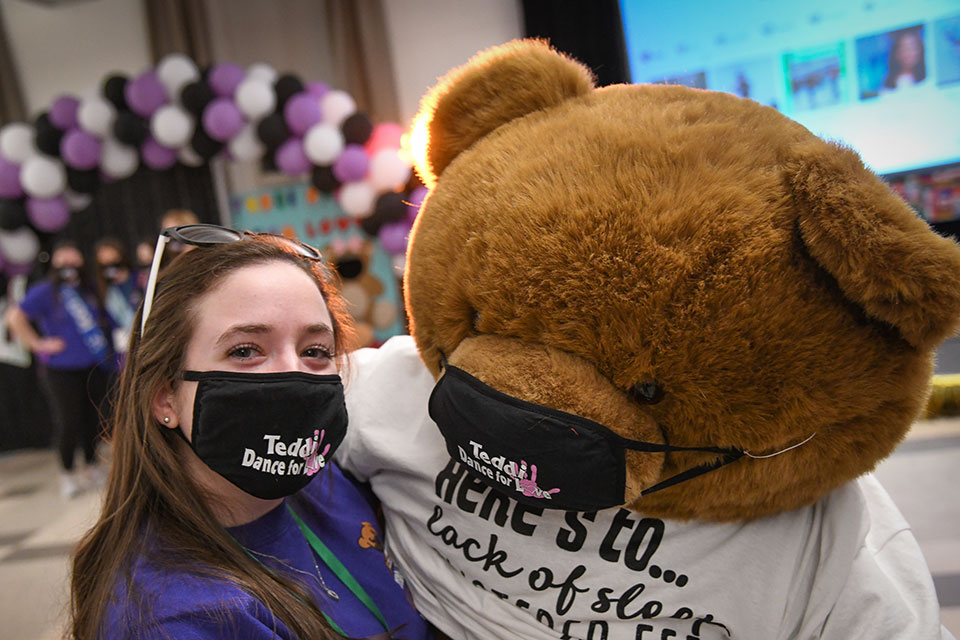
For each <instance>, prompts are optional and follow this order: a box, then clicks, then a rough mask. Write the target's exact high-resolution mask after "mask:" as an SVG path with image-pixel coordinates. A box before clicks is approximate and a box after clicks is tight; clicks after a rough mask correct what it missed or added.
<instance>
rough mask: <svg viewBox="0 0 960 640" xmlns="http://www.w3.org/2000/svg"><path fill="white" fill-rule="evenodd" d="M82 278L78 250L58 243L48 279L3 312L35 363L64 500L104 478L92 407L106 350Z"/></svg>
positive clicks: (105, 367) (101, 323) (102, 326)
mask: <svg viewBox="0 0 960 640" xmlns="http://www.w3.org/2000/svg"><path fill="white" fill-rule="evenodd" d="M83 273H84V260H83V254H82V253H81V252H80V250H79V249H78V248H77V246H76V245H75V244H73V243H72V242H71V241H69V240H61V241H59V242H58V243H57V245H56V246H55V248H54V250H53V254H52V256H51V258H50V275H49V277H48V278H47V279H46V280H43V281H41V282H38V283H36V284H34V285H33V286H31V287H30V288H29V289H28V290H27V293H26V296H24V298H23V300H21V301H20V303H19V304H18V305H14V306H12V307H11V308H10V309H9V311H8V312H7V324H8V325H9V327H10V330H11V333H12V334H13V335H14V336H15V337H16V338H18V339H19V340H20V341H21V342H22V343H23V344H24V346H26V347H27V348H28V349H30V350H31V351H32V352H33V353H34V355H35V356H36V357H37V359H38V360H39V361H40V364H41V367H40V369H39V373H40V380H41V383H42V386H43V388H44V390H45V392H46V395H47V397H48V399H49V403H50V411H51V414H52V417H53V422H54V427H55V440H56V445H57V448H58V449H59V452H60V464H61V466H62V474H61V478H60V492H61V494H62V495H63V496H64V497H65V498H72V497H74V496H75V495H77V494H78V493H79V492H80V491H81V489H82V486H83V485H84V484H87V485H96V484H99V483H100V482H101V480H102V477H103V471H101V469H100V465H99V463H98V461H97V458H96V451H95V448H96V442H97V438H98V436H99V434H100V433H101V431H102V428H101V420H100V411H99V407H100V405H101V403H102V402H103V398H104V396H105V395H106V390H107V384H108V383H107V381H108V377H109V368H110V365H109V363H110V361H111V355H112V350H111V348H110V344H109V342H108V339H107V336H108V335H109V333H110V332H109V329H108V324H109V323H108V321H107V319H106V318H105V317H104V315H103V313H102V312H101V310H100V306H99V304H98V302H97V297H96V295H95V294H94V292H93V289H92V288H91V287H90V286H88V285H87V283H86V281H85V279H84V277H83ZM31 323H35V324H36V325H37V327H38V328H39V331H37V330H35V329H34V326H33V324H31ZM78 446H79V447H80V448H81V449H83V455H84V458H85V460H86V467H85V468H84V476H83V478H81V477H78V474H77V473H75V472H74V454H75V452H76V449H77V447H78Z"/></svg>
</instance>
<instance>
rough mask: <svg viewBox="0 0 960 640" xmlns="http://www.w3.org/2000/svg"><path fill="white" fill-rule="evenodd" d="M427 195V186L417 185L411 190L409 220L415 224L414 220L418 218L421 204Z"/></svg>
mask: <svg viewBox="0 0 960 640" xmlns="http://www.w3.org/2000/svg"><path fill="white" fill-rule="evenodd" d="M426 197H427V188H426V187H417V188H416V189H414V190H413V191H411V192H410V197H409V198H407V203H408V205H409V206H408V207H407V222H409V223H410V224H413V221H414V220H416V219H417V214H418V213H420V206H421V205H422V204H423V201H424V200H425V199H426Z"/></svg>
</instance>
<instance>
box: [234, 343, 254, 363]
mask: <svg viewBox="0 0 960 640" xmlns="http://www.w3.org/2000/svg"><path fill="white" fill-rule="evenodd" d="M256 354H257V348H256V347H255V346H253V345H249V344H242V345H239V346H236V347H234V348H233V349H231V350H230V353H229V354H228V355H229V356H230V357H232V358H239V359H241V360H246V359H248V358H252V357H253V356H254V355H256Z"/></svg>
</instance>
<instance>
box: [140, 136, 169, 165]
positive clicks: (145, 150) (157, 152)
mask: <svg viewBox="0 0 960 640" xmlns="http://www.w3.org/2000/svg"><path fill="white" fill-rule="evenodd" d="M140 155H141V156H143V164H145V165H147V166H148V167H150V168H151V169H155V170H157V171H163V170H164V169H169V168H170V167H172V166H173V165H174V163H175V162H176V161H177V151H176V150H175V149H171V148H169V147H165V146H163V145H162V144H160V143H159V142H157V141H156V140H155V139H154V138H153V136H151V137H149V138H147V140H146V141H145V142H144V143H143V146H142V147H140Z"/></svg>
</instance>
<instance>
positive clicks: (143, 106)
mask: <svg viewBox="0 0 960 640" xmlns="http://www.w3.org/2000/svg"><path fill="white" fill-rule="evenodd" d="M123 95H124V97H125V98H126V99H127V104H128V105H130V109H131V110H132V111H133V112H134V113H136V114H138V115H141V116H143V117H144V118H149V117H150V116H152V115H153V112H154V111H156V110H157V109H159V108H160V107H162V106H163V105H165V104H167V90H166V89H165V88H164V87H163V83H162V82H160V78H158V77H157V74H156V72H154V71H145V72H143V73H141V74H140V75H139V76H137V77H136V78H134V79H133V80H131V81H130V82H128V83H127V86H126V87H124V90H123Z"/></svg>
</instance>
